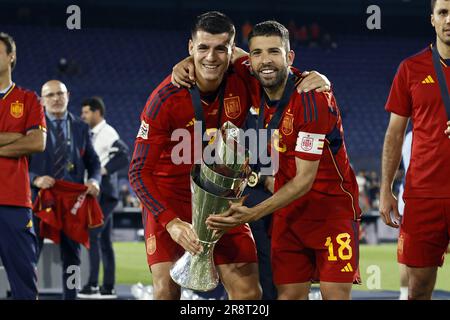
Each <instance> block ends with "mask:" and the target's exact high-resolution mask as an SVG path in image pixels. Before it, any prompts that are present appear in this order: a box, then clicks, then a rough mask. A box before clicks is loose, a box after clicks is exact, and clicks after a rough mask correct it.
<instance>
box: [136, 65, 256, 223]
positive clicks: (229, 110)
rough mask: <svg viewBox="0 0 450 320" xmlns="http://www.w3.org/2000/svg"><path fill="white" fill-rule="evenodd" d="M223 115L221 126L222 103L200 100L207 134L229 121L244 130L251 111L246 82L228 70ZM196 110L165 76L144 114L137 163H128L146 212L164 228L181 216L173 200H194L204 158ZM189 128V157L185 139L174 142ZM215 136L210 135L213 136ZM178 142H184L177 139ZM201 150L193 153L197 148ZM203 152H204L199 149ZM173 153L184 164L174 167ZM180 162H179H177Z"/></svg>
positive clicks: (179, 89)
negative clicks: (193, 174)
mask: <svg viewBox="0 0 450 320" xmlns="http://www.w3.org/2000/svg"><path fill="white" fill-rule="evenodd" d="M225 76H226V88H225V91H224V102H223V110H222V112H221V119H220V123H219V119H218V117H219V101H218V100H219V99H218V97H215V100H213V101H212V102H210V103H207V102H206V101H205V100H204V99H202V104H203V107H204V109H203V110H204V115H205V122H206V128H207V131H210V129H213V130H215V129H216V128H217V127H218V124H220V125H222V124H223V123H225V122H226V121H231V122H232V123H233V124H235V125H236V126H238V127H240V126H242V124H243V123H244V120H245V117H246V115H247V112H248V110H249V107H250V96H249V94H248V91H247V89H246V86H245V83H244V82H243V80H242V79H241V78H240V77H238V76H237V75H236V73H234V71H233V69H232V68H230V69H229V70H228V72H227V73H226V75H225ZM194 120H195V118H194V107H193V105H192V101H191V95H190V93H189V91H188V90H187V89H184V88H177V87H175V86H173V85H172V84H171V82H170V76H169V77H167V78H166V79H165V80H164V81H163V82H162V83H161V84H160V85H159V86H158V87H157V88H156V89H155V90H154V91H153V93H152V94H151V95H150V97H149V99H148V101H147V103H146V105H145V107H144V110H143V112H142V114H141V127H140V129H139V133H138V135H137V139H136V144H135V150H134V154H133V159H132V161H131V164H130V171H129V179H130V183H131V185H132V187H133V189H134V191H135V192H136V194H137V196H138V197H139V199H140V200H141V202H142V204H143V205H144V207H145V209H146V210H147V211H148V212H150V213H152V214H153V215H154V216H155V217H158V221H159V222H161V223H162V224H163V225H164V226H165V225H166V223H167V222H169V221H170V220H172V219H174V218H175V217H177V215H176V209H177V208H172V207H171V205H170V199H171V198H175V199H178V200H181V201H186V202H190V201H191V190H190V171H191V167H192V164H193V163H196V162H195V161H197V163H198V161H199V159H200V157H201V154H202V152H201V150H202V147H201V146H202V142H201V141H198V140H197V141H196V142H195V144H194ZM177 129H187V130H188V131H189V133H190V141H189V142H188V143H190V145H191V149H190V150H189V151H190V152H189V153H190V154H188V155H185V154H182V152H179V151H178V149H176V148H178V147H177V145H178V144H179V143H180V141H181V139H180V138H179V137H178V138H177V139H176V141H171V137H172V135H174V136H176V134H174V131H175V130H177ZM211 135H212V134H211ZM179 139H180V140H179ZM196 145H197V148H196V149H197V151H198V150H200V152H195V146H196ZM198 146H199V147H200V149H199V148H198ZM172 152H174V153H175V154H176V155H178V156H180V158H181V157H182V158H184V160H186V161H185V163H180V162H177V163H174V162H173V159H172ZM177 161H178V160H177Z"/></svg>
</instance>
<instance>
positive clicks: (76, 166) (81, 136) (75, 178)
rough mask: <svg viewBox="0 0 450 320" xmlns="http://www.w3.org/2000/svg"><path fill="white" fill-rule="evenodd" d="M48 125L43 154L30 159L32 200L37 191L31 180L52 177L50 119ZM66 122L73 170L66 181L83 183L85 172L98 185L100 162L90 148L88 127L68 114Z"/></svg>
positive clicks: (52, 149) (52, 152)
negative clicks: (68, 128)
mask: <svg viewBox="0 0 450 320" xmlns="http://www.w3.org/2000/svg"><path fill="white" fill-rule="evenodd" d="M46 121H47V124H48V130H49V132H48V133H47V146H46V148H45V151H44V152H41V153H35V154H33V155H32V156H31V157H30V164H29V171H30V182H31V185H32V189H33V198H34V196H35V195H36V193H37V191H38V189H37V188H36V187H34V186H33V180H34V179H35V178H36V177H38V176H45V175H49V176H52V170H53V163H54V160H55V159H53V157H54V146H53V141H52V138H51V132H50V130H52V129H51V128H52V126H51V125H50V119H48V117H46ZM67 121H69V122H70V134H69V135H70V142H71V146H70V157H69V159H70V160H71V162H72V164H73V170H71V171H70V172H69V173H68V175H69V177H70V178H68V179H67V180H68V181H71V182H76V183H83V184H84V182H85V180H84V179H85V171H86V170H87V178H88V179H94V180H96V181H97V182H98V184H99V185H100V183H101V175H100V160H99V158H98V156H97V153H96V152H95V150H94V147H93V146H92V142H91V139H90V135H89V127H88V125H87V124H86V123H84V122H83V121H82V120H81V119H80V118H78V117H76V116H74V115H73V114H71V113H70V112H69V113H68V118H67Z"/></svg>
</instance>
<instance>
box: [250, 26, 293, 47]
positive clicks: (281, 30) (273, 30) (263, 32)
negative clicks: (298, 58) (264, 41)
mask: <svg viewBox="0 0 450 320" xmlns="http://www.w3.org/2000/svg"><path fill="white" fill-rule="evenodd" d="M259 36H264V37H270V36H277V37H280V38H281V42H282V43H283V45H284V47H285V48H286V52H287V51H289V50H290V48H291V46H290V43H289V31H288V29H286V27H285V26H283V25H282V24H281V23H279V22H277V21H275V20H268V21H263V22H260V23H258V24H257V25H255V26H254V27H253V30H252V31H251V32H250V33H249V35H248V43H250V40H251V39H252V38H253V37H259Z"/></svg>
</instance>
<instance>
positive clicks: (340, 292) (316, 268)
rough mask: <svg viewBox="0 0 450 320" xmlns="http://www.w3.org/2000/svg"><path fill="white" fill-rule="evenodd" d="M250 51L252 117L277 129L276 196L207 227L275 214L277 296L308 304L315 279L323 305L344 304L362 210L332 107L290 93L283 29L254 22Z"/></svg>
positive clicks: (354, 269) (324, 97)
mask: <svg viewBox="0 0 450 320" xmlns="http://www.w3.org/2000/svg"><path fill="white" fill-rule="evenodd" d="M249 46H250V65H251V69H252V71H253V74H254V76H255V77H256V78H257V80H259V82H260V85H261V86H262V89H263V91H262V95H260V92H261V88H260V89H259V91H260V92H255V93H254V96H255V98H254V100H253V101H257V100H259V103H257V104H256V105H258V106H260V108H259V109H260V110H259V114H260V115H259V117H261V112H263V114H264V116H263V117H264V119H262V118H261V120H260V121H261V124H262V125H264V127H265V128H267V126H268V129H269V130H270V128H271V127H272V128H273V129H276V130H275V133H274V137H273V139H272V145H273V148H272V149H271V151H272V152H274V151H275V152H277V154H278V157H279V165H278V170H277V171H276V172H275V193H274V194H273V196H271V197H270V198H268V199H267V200H265V201H263V202H261V203H260V204H258V205H256V206H254V207H252V208H248V207H246V206H240V205H239V204H233V205H232V206H231V208H230V210H229V211H227V212H225V213H223V214H218V215H212V216H210V217H209V218H208V220H207V223H208V225H209V227H210V228H213V229H227V228H231V227H233V226H236V225H240V224H242V223H246V222H249V221H255V220H258V219H260V218H262V217H264V216H265V215H267V214H269V213H271V212H275V213H274V217H273V227H272V269H273V274H274V282H275V284H276V285H277V289H278V298H279V299H307V297H308V293H309V289H310V286H311V281H312V280H319V281H320V289H321V292H322V296H323V298H324V299H349V298H350V293H351V286H352V283H353V282H354V281H355V280H358V278H359V277H358V259H359V253H358V224H359V220H360V214H361V210H360V209H359V207H358V186H357V183H356V178H355V175H354V173H353V171H352V169H351V167H350V163H349V159H348V156H347V153H346V148H345V144H344V136H343V129H342V121H341V117H340V113H339V109H338V107H337V105H336V101H335V99H334V96H333V94H332V93H331V92H326V93H318V92H314V91H313V92H310V93H302V94H299V93H298V92H297V91H296V90H295V89H293V88H294V85H295V83H297V82H298V80H299V79H298V78H297V77H296V76H295V75H293V74H292V73H291V72H290V71H289V70H290V66H291V65H292V62H293V59H294V53H293V51H291V50H290V46H289V32H288V30H287V29H286V28H285V27H284V26H283V25H281V24H279V23H278V22H275V21H266V22H262V23H259V24H257V25H256V26H255V27H254V29H253V31H252V32H251V33H250V35H249ZM249 81H251V79H249ZM253 81H256V80H253ZM283 108H284V109H283ZM277 118H278V120H273V119H277ZM263 121H264V122H263ZM260 130H261V129H260Z"/></svg>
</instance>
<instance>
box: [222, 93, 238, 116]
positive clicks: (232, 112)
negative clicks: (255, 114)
mask: <svg viewBox="0 0 450 320" xmlns="http://www.w3.org/2000/svg"><path fill="white" fill-rule="evenodd" d="M223 105H224V107H225V114H226V115H227V117H228V118H230V119H236V118H237V117H239V115H240V114H241V102H240V100H239V97H230V98H225V99H224V100H223Z"/></svg>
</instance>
